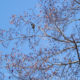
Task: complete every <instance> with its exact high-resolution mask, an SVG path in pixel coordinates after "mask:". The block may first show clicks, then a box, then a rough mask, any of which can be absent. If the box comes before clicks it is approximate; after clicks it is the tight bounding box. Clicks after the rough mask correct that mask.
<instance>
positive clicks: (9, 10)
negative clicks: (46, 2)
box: [0, 0, 37, 28]
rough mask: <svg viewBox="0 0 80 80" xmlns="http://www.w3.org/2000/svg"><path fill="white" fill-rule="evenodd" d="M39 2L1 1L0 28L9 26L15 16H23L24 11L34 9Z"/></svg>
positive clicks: (31, 0) (21, 0) (30, 0)
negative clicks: (11, 18)
mask: <svg viewBox="0 0 80 80" xmlns="http://www.w3.org/2000/svg"><path fill="white" fill-rule="evenodd" d="M36 2H37V0H0V28H1V27H6V26H9V20H10V17H11V15H13V14H17V15H20V14H23V12H24V11H26V10H27V9H30V8H34V7H35V4H36Z"/></svg>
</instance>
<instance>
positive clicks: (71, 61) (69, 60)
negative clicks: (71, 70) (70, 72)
mask: <svg viewBox="0 0 80 80" xmlns="http://www.w3.org/2000/svg"><path fill="white" fill-rule="evenodd" d="M71 62H72V61H71V59H69V67H71Z"/></svg>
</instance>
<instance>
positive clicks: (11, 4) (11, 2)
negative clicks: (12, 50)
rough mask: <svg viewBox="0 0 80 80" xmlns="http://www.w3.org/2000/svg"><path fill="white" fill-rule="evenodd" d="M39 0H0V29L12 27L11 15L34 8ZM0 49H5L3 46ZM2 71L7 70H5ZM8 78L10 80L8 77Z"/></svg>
mask: <svg viewBox="0 0 80 80" xmlns="http://www.w3.org/2000/svg"><path fill="white" fill-rule="evenodd" d="M37 1H38V0H0V29H1V28H4V29H8V28H9V27H12V25H11V24H10V23H9V21H10V17H11V16H12V15H13V14H16V15H20V14H21V15H22V14H23V13H24V11H27V10H28V9H34V8H35V6H36V4H37ZM0 50H3V48H2V47H1V46H0ZM4 52H9V50H8V51H7V50H4ZM0 71H1V70H0ZM2 72H6V71H5V70H3V71H2ZM6 76H8V74H7V75H6ZM6 80H8V79H7V77H6Z"/></svg>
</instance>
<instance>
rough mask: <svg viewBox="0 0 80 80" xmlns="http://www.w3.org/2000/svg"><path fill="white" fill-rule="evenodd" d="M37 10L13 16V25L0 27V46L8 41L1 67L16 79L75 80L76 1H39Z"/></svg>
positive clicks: (79, 5)
mask: <svg viewBox="0 0 80 80" xmlns="http://www.w3.org/2000/svg"><path fill="white" fill-rule="evenodd" d="M38 10H39V11H40V12H39V14H37V13H35V12H34V11H33V10H30V11H29V12H30V13H31V14H30V13H28V12H26V13H24V15H20V16H16V15H13V16H12V17H11V21H10V23H11V24H14V25H15V27H14V28H10V29H9V30H8V31H6V30H0V43H1V45H2V46H4V47H5V48H8V46H9V45H10V44H12V46H11V48H10V50H11V54H6V55H4V58H5V61H6V65H5V67H6V68H7V70H8V71H9V73H10V74H11V76H13V77H15V78H16V79H17V80H63V79H64V80H79V78H80V76H79V75H80V49H79V48H80V32H79V30H80V1H79V0H40V1H39V7H38ZM9 79H10V77H9Z"/></svg>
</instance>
